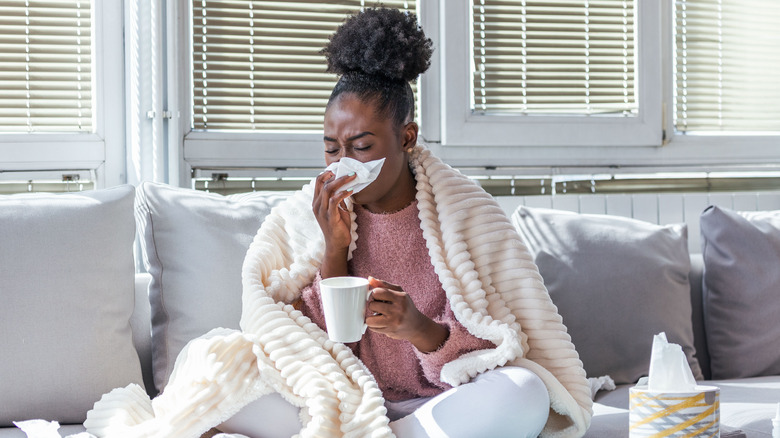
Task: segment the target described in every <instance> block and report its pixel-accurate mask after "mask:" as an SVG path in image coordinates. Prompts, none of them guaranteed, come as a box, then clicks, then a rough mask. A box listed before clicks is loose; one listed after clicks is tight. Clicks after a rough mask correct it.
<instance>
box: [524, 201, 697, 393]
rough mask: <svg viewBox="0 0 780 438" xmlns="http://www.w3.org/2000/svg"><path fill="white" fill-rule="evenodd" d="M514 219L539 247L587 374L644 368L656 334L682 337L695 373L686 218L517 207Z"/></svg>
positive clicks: (621, 376)
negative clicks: (667, 220)
mask: <svg viewBox="0 0 780 438" xmlns="http://www.w3.org/2000/svg"><path fill="white" fill-rule="evenodd" d="M512 221H513V223H514V224H515V226H516V227H517V229H518V230H519V232H520V234H521V236H522V237H523V238H524V240H525V242H526V244H527V245H528V246H529V249H530V251H531V253H532V254H533V255H534V258H535V261H536V264H537V265H538V266H539V271H540V273H541V274H542V277H543V278H544V283H545V285H546V286H547V289H548V291H549V292H550V297H551V298H552V300H553V302H554V303H555V305H556V306H558V311H559V312H560V314H561V316H562V317H563V323H564V324H565V325H566V327H567V328H568V331H569V334H570V335H571V338H572V342H574V345H575V346H576V348H577V352H578V353H579V355H580V359H581V360H582V362H583V365H584V367H585V371H586V372H587V374H588V376H589V377H597V376H601V375H604V374H608V375H610V376H611V377H612V378H613V379H614V380H615V382H616V383H618V384H622V383H632V382H636V381H637V380H638V379H639V378H640V377H642V376H644V375H647V372H648V367H649V363H650V352H651V346H652V342H653V335H655V334H657V333H659V332H666V335H667V337H668V338H669V341H670V342H674V343H676V344H680V345H681V346H682V348H683V350H684V352H685V354H686V356H687V358H688V363H689V364H690V366H691V371H693V374H694V377H696V378H697V379H701V378H702V375H701V369H700V368H699V364H698V362H697V360H696V358H695V357H694V351H695V350H694V347H693V331H692V327H691V300H690V295H689V291H690V286H689V284H688V270H689V269H690V259H689V256H688V246H687V245H688V243H687V234H686V233H687V229H686V227H685V225H683V224H680V225H671V226H658V225H654V224H650V223H648V222H643V221H638V220H635V219H629V218H623V217H616V216H606V215H589V214H577V213H571V212H564V211H558V210H549V209H541V208H529V207H520V208H518V209H517V210H516V211H515V213H514V214H513V215H512Z"/></svg>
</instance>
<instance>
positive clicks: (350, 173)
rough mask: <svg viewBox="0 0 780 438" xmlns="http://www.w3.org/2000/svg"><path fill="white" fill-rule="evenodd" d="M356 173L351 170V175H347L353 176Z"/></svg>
mask: <svg viewBox="0 0 780 438" xmlns="http://www.w3.org/2000/svg"><path fill="white" fill-rule="evenodd" d="M354 174H355V172H349V175H347V176H352V175H354Z"/></svg>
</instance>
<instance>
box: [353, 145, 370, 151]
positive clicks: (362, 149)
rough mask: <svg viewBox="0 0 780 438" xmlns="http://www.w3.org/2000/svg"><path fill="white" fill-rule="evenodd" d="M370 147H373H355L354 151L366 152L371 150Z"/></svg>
mask: <svg viewBox="0 0 780 438" xmlns="http://www.w3.org/2000/svg"><path fill="white" fill-rule="evenodd" d="M371 146H373V145H370V144H369V145H365V146H355V150H356V151H367V150H369V149H371Z"/></svg>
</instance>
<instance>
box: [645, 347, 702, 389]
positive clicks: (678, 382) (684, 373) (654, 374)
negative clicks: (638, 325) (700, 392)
mask: <svg viewBox="0 0 780 438" xmlns="http://www.w3.org/2000/svg"><path fill="white" fill-rule="evenodd" d="M647 389H648V390H649V391H654V392H694V391H696V379H694V378H693V372H691V367H690V365H688V359H687V358H686V357H685V353H683V350H682V347H680V346H679V345H677V344H672V343H670V342H668V341H667V340H666V333H664V332H661V333H659V334H657V335H655V336H654V337H653V350H652V352H651V354H650V372H649V375H648V378H647Z"/></svg>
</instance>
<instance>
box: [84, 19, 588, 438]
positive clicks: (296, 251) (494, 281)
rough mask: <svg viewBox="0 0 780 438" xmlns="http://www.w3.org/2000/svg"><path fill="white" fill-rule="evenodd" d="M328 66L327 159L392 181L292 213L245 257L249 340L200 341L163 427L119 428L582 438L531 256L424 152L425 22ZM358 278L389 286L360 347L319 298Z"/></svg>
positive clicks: (161, 402) (362, 35) (365, 42)
mask: <svg viewBox="0 0 780 438" xmlns="http://www.w3.org/2000/svg"><path fill="white" fill-rule="evenodd" d="M324 53H325V55H326V57H327V59H328V66H329V70H330V71H332V72H335V73H337V74H339V75H340V79H339V81H338V84H337V85H336V87H335V88H334V90H333V92H332V94H331V97H330V99H329V102H328V106H327V110H326V113H325V125H324V147H325V161H326V163H328V164H331V163H333V162H336V161H338V160H340V159H341V158H344V157H350V158H354V159H357V160H358V161H361V162H367V161H372V160H376V159H380V158H384V159H385V162H384V165H383V167H382V169H381V172H380V174H379V176H378V178H377V179H376V181H374V182H373V183H371V184H370V185H369V186H368V187H366V188H365V189H363V190H362V191H360V192H359V193H355V194H353V193H351V192H349V191H341V190H340V188H342V187H344V185H345V184H347V183H348V182H350V181H351V180H352V179H354V178H355V177H354V176H347V177H342V178H339V179H335V178H334V175H333V174H332V173H331V172H325V173H323V174H321V175H320V176H318V177H317V178H316V179H315V180H314V181H313V183H312V184H309V185H307V186H305V187H304V188H303V189H302V190H301V191H300V192H297V193H296V194H294V195H293V196H291V197H290V198H289V199H288V200H286V201H285V202H284V203H282V204H280V205H279V206H277V207H276V208H275V209H274V210H273V211H272V213H271V214H270V215H269V216H268V217H267V218H266V219H265V220H264V222H263V225H262V226H261V228H260V230H259V231H258V233H257V235H256V236H255V239H254V241H253V243H252V245H251V246H250V248H249V251H248V252H247V256H246V259H245V261H244V267H243V280H244V293H243V309H242V318H241V328H242V332H240V333H239V332H231V331H226V330H218V331H215V332H212V333H210V334H208V335H206V336H204V337H203V338H201V339H198V340H195V341H193V342H191V343H190V344H189V345H188V347H187V348H185V350H184V351H183V352H182V353H181V354H180V355H179V357H178V359H177V362H176V366H175V369H174V372H173V374H172V376H171V379H170V381H169V383H168V386H167V387H166V389H165V392H164V393H163V394H162V395H160V396H158V397H157V398H156V399H155V401H154V403H150V404H149V405H150V406H151V405H153V406H154V409H153V410H154V414H153V418H151V417H150V418H147V419H146V420H144V421H143V422H140V421H139V424H137V425H135V423H133V424H134V425H133V426H132V431H133V433H130V430H131V429H116V430H119V431H121V435H122V436H146V435H142V432H143V430H149V429H153V430H159V429H160V428H161V427H162V426H161V425H165V428H166V430H169V431H177V432H178V433H179V435H165V434H163V435H160V436H197V435H194V433H202V432H203V431H205V430H206V429H208V428H209V427H212V426H214V425H217V424H219V422H220V421H223V420H225V419H229V420H228V421H227V422H225V423H223V424H221V425H220V426H219V428H220V430H222V431H224V432H232V433H243V434H246V435H249V436H252V437H255V436H256V437H267V436H290V435H292V434H295V433H299V434H300V436H356V437H364V436H390V435H391V433H394V434H396V435H397V436H400V437H424V436H436V437H438V436H449V437H479V436H486V437H502V436H512V437H535V436H537V435H540V434H541V435H542V436H554V437H577V436H581V435H583V434H584V432H585V430H586V429H587V427H588V425H589V422H590V415H591V413H590V407H591V400H590V389H589V386H588V383H587V381H586V379H585V372H584V370H583V369H582V363H581V362H580V361H579V358H578V356H577V354H576V352H575V350H574V346H573V345H572V344H571V342H570V338H569V336H568V334H567V333H566V328H565V327H564V326H563V324H562V322H561V318H560V316H559V315H558V314H557V310H556V308H555V306H554V305H553V304H552V302H551V301H550V298H549V295H548V294H547V291H546V289H545V288H544V285H543V284H542V281H541V277H540V276H539V274H538V270H537V268H536V266H535V265H534V264H533V260H532V259H531V256H530V255H529V253H528V251H527V250H526V248H525V246H524V245H523V244H522V242H521V240H520V237H519V236H518V235H517V233H516V232H515V230H514V228H513V227H512V225H511V223H510V222H509V220H508V219H507V218H506V215H505V214H504V213H503V211H502V210H501V209H500V207H498V205H497V204H496V203H495V201H493V199H492V198H491V197H490V196H489V195H488V194H487V193H485V192H484V191H483V190H482V189H481V188H479V187H478V186H477V185H476V184H474V183H473V182H472V181H470V180H469V179H468V178H466V177H464V176H462V175H461V174H460V173H459V172H457V171H455V170H453V169H452V168H450V167H449V166H447V165H445V164H444V163H442V162H441V161H440V160H438V159H437V158H436V157H434V156H432V155H431V154H430V151H428V150H427V149H425V148H424V147H422V146H420V145H418V144H417V133H418V127H417V124H416V123H415V122H414V97H413V94H412V90H411V87H410V86H409V81H411V80H414V79H415V78H417V76H419V75H420V74H421V73H422V72H424V71H425V70H426V69H427V67H428V65H429V60H430V56H431V43H430V40H428V39H427V38H425V35H424V34H423V32H422V30H421V29H420V28H419V26H418V25H417V23H416V18H415V17H414V15H407V14H403V13H401V12H399V11H397V10H393V9H385V8H374V9H366V10H365V11H364V12H361V13H359V14H356V15H354V16H352V17H350V18H349V19H348V20H347V21H346V22H345V23H344V24H343V25H342V26H341V27H340V28H339V30H338V31H337V32H336V33H335V34H334V35H333V36H332V38H331V41H330V43H329V44H328V46H327V47H326V48H325V50H324ZM341 275H354V276H364V277H370V285H371V287H372V288H373V290H372V295H371V296H372V298H371V300H370V302H369V303H368V316H367V318H366V323H367V325H368V328H369V330H368V331H367V332H366V334H365V335H364V336H363V338H362V339H361V340H360V341H359V342H357V343H354V344H350V345H348V346H347V345H344V344H340V343H334V342H332V341H330V340H329V339H328V337H327V334H326V332H325V331H324V329H325V322H324V318H323V315H322V308H321V304H320V299H319V288H318V283H319V281H320V280H321V279H322V278H328V277H333V276H341ZM142 397H143V394H142V390H140V389H139V388H135V389H133V388H129V389H128V388H125V389H124V391H122V390H115V391H114V392H112V393H111V394H110V395H109V396H106V397H104V399H105V400H106V402H105V403H103V401H101V402H99V403H98V404H96V407H95V409H94V410H93V411H94V412H91V414H92V415H91V418H93V419H94V421H93V420H90V419H88V422H87V423H89V424H90V425H89V426H88V429H89V430H90V431H91V432H92V431H96V432H100V433H96V435H98V436H110V435H111V434H110V431H111V430H113V429H111V427H112V426H111V425H110V424H108V423H110V421H106V420H103V419H104V418H122V419H125V418H128V417H131V418H137V417H138V415H139V414H137V413H138V412H147V411H149V410H150V409H148V406H146V405H145V404H144V403H142V402H141V401H139V399H140V398H142ZM252 400H255V401H254V402H252V403H249V402H251V401H252ZM120 401H121V402H122V403H124V404H125V405H127V406H126V407H122V408H121V409H119V408H117V406H119V405H121V404H122V403H120ZM242 407H243V409H242V410H241V411H240V412H239V413H238V414H237V415H233V414H235V413H236V412H237V411H238V410H239V409H241V408H242ZM111 409H113V410H114V412H113V413H106V411H111ZM117 411H121V412H117ZM193 413H195V414H196V415H192V414H193ZM195 417H197V418H198V420H197V421H196V420H194V418H195ZM231 417H232V418H231ZM123 421H125V422H126V423H128V421H127V420H123ZM114 423H121V421H114ZM106 424H108V425H106ZM106 431H109V432H106ZM139 431H140V432H139ZM183 431H186V433H185V432H183ZM93 433H95V432H93ZM134 433H135V435H134ZM150 436H154V435H150Z"/></svg>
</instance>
